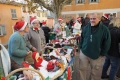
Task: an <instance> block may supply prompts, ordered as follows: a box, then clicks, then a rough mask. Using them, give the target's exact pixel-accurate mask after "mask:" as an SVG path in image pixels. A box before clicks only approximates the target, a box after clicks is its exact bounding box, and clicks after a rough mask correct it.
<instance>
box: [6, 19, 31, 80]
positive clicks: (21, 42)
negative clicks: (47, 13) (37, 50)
mask: <svg viewBox="0 0 120 80" xmlns="http://www.w3.org/2000/svg"><path fill="white" fill-rule="evenodd" d="M14 30H15V32H14V33H13V34H12V35H11V36H10V38H9V41H8V52H9V55H10V58H11V69H12V70H14V69H18V68H22V67H23V66H22V62H23V61H24V59H25V57H26V56H27V55H28V54H30V52H31V51H29V49H28V48H27V47H26V42H25V39H24V34H25V33H26V32H28V31H29V26H28V23H27V22H24V21H18V22H16V24H15V25H14ZM23 74H24V76H26V77H27V78H28V80H32V77H33V76H32V75H31V73H30V72H28V71H26V70H24V71H23Z"/></svg>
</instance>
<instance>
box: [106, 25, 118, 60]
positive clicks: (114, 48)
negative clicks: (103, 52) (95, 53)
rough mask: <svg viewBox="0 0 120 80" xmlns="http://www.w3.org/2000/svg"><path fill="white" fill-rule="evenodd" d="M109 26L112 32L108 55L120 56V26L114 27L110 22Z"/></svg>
mask: <svg viewBox="0 0 120 80" xmlns="http://www.w3.org/2000/svg"><path fill="white" fill-rule="evenodd" d="M108 28H109V30H110V34H111V45H110V49H109V51H108V55H110V56H113V57H119V58H120V53H119V51H118V50H119V48H118V43H120V28H118V27H114V26H113V24H110V25H109V26H108Z"/></svg>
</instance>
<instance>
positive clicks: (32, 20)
mask: <svg viewBox="0 0 120 80" xmlns="http://www.w3.org/2000/svg"><path fill="white" fill-rule="evenodd" d="M37 20H38V19H36V18H35V17H31V18H30V24H31V25H32V24H33V23H34V22H35V21H37Z"/></svg>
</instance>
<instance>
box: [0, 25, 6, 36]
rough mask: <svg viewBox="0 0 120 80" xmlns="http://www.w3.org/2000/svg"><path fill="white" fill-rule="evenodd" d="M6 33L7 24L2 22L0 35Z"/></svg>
mask: <svg viewBox="0 0 120 80" xmlns="http://www.w3.org/2000/svg"><path fill="white" fill-rule="evenodd" d="M4 35H6V28H5V25H3V24H0V36H4Z"/></svg>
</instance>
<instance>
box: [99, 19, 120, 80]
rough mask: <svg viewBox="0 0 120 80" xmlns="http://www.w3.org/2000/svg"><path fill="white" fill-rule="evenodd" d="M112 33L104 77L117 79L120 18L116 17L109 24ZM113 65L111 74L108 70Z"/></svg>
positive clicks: (103, 71) (119, 64)
mask: <svg viewBox="0 0 120 80" xmlns="http://www.w3.org/2000/svg"><path fill="white" fill-rule="evenodd" d="M108 28H109V30H110V34H111V46H110V49H109V51H108V54H107V56H106V58H105V63H104V65H103V70H102V76H101V78H102V79H105V78H108V80H115V75H116V73H117V70H118V68H119V66H120V53H119V46H118V43H120V19H119V18H115V19H113V20H112V21H111V22H110V25H109V26H108ZM110 65H111V68H110V72H109V75H107V70H108V68H109V66H110Z"/></svg>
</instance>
